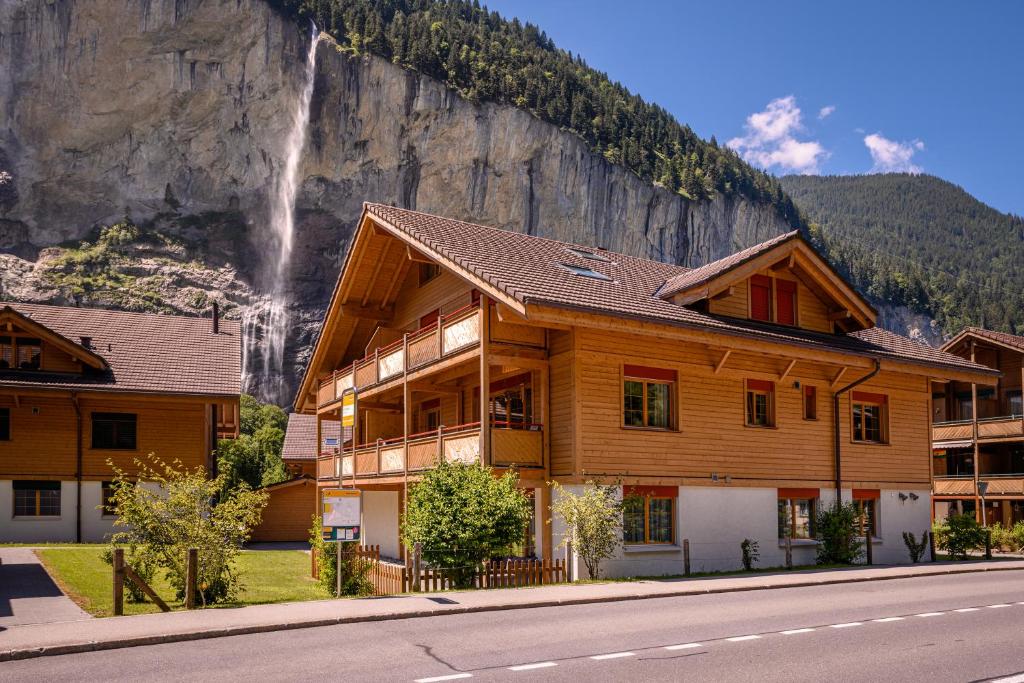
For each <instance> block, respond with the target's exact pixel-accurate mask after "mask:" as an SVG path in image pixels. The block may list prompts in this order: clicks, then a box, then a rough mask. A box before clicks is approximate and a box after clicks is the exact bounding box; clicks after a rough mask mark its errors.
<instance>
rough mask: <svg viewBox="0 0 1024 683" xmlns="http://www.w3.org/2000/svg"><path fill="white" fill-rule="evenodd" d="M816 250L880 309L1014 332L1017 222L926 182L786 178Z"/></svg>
mask: <svg viewBox="0 0 1024 683" xmlns="http://www.w3.org/2000/svg"><path fill="white" fill-rule="evenodd" d="M781 182H782V186H783V188H785V190H786V192H787V193H788V194H789V195H790V196H791V197H792V198H793V200H794V201H795V202H796V204H797V205H798V206H799V207H800V209H801V210H802V211H803V212H804V213H805V215H806V217H807V218H808V220H810V221H811V225H810V228H809V231H810V234H811V237H812V239H813V240H814V241H815V242H816V243H817V245H818V247H819V248H820V249H821V250H822V251H823V252H824V253H826V254H827V255H828V256H829V258H830V259H831V260H832V261H833V262H834V263H835V264H836V265H837V266H838V267H839V269H840V271H841V272H843V274H844V275H846V276H847V277H848V278H849V279H850V280H851V281H852V282H853V283H854V284H856V285H857V286H858V288H859V289H861V291H864V292H866V293H867V294H868V295H869V296H870V297H871V298H872V299H874V300H875V301H877V302H880V303H881V304H882V305H883V313H886V314H888V316H889V320H888V321H884V322H887V323H888V324H887V326H889V327H891V328H895V327H900V326H901V325H904V326H905V321H900V320H896V319H893V315H894V313H897V314H898V313H899V312H900V311H904V317H905V313H906V311H909V312H911V313H916V314H920V315H924V316H929V317H931V318H933V319H934V320H935V322H936V323H937V329H936V330H933V331H929V330H926V329H924V330H919V332H920V333H921V334H922V336H924V337H926V338H928V337H936V338H937V337H941V336H949V335H952V334H954V333H956V332H957V331H958V330H960V329H961V328H962V327H964V326H965V325H982V326H985V327H988V328H990V329H994V330H1000V331H1005V332H1012V333H1016V334H1021V333H1022V332H1024V271H1022V269H1021V264H1024V219H1022V218H1021V217H1020V216H1014V215H1010V214H1005V213H1000V212H999V211H996V210H995V209H993V208H992V207H990V206H987V205H985V204H983V203H982V202H980V201H978V200H977V199H975V198H974V197H972V196H971V195H970V194H968V193H967V192H965V191H964V190H963V188H960V187H958V186H956V185H954V184H952V183H949V182H947V181H945V180H942V179H941V178H936V177H934V176H930V175H909V174H879V175H860V176H786V177H784V178H782V179H781Z"/></svg>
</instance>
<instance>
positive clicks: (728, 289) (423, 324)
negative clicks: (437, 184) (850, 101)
mask: <svg viewBox="0 0 1024 683" xmlns="http://www.w3.org/2000/svg"><path fill="white" fill-rule="evenodd" d="M875 319H876V314H875V311H874V310H873V309H872V307H871V306H870V305H869V304H868V303H867V302H866V301H865V300H864V299H863V297H861V296H860V295H859V294H858V293H857V292H856V291H854V290H853V288H852V287H851V286H850V285H849V284H848V283H846V282H845V281H844V280H843V279H842V278H841V277H840V276H839V275H838V274H837V273H836V272H835V271H834V270H833V269H832V268H831V267H830V266H829V265H828V264H827V263H826V262H825V261H824V260H823V259H822V258H821V257H820V256H819V255H818V254H817V253H815V251H814V250H813V249H812V248H811V247H810V246H809V245H808V244H807V243H806V242H805V241H804V240H803V238H802V237H801V236H800V235H799V234H798V233H796V232H793V233H789V234H786V235H782V236H779V237H777V238H775V239H772V240H769V241H767V242H765V243H763V244H760V245H757V246H755V247H752V248H750V249H746V250H744V251H741V252H739V253H737V254H734V255H732V256H729V257H727V258H724V259H722V260H720V261H716V262H714V263H711V264H708V265H706V266H703V267H700V268H696V269H690V268H684V267H681V266H676V265H672V264H666V263H660V262H657V261H650V260H645V259H639V258H635V257H632V256H626V255H624V254H616V253H611V252H608V251H604V250H600V249H594V248H590V247H584V246H579V245H575V244H569V243H565V242H559V241H554V240H550V239H543V238H539V237H534V236H530V235H523V234H519V233H514V232H508V231H503V230H497V229H493V228H487V227H483V226H479V225H473V224H470V223H465V222H460V221H456V220H449V219H446V218H441V217H438V216H432V215H428V214H424V213H419V212H415V211H408V210H402V209H397V208H393V207H389V206H383V205H379V204H366V205H365V206H364V211H363V215H362V216H361V218H360V221H359V224H358V228H357V231H356V234H355V236H354V238H353V243H352V246H351V249H350V250H349V253H348V256H347V257H346V261H345V264H344V266H343V268H342V272H341V275H340V278H339V280H338V283H337V286H336V288H335V290H334V294H333V296H332V299H331V302H330V305H329V308H328V310H327V313H326V316H325V319H324V322H323V327H322V329H321V331H320V335H319V338H318V341H317V343H316V346H315V349H314V351H313V355H312V358H311V361H310V363H309V366H308V369H307V372H306V375H305V377H304V379H303V382H302V384H301V387H300V390H299V393H298V395H297V397H296V401H295V409H296V411H298V412H303V413H308V414H314V413H315V414H316V415H318V419H319V421H320V424H321V425H323V424H324V423H325V422H331V423H333V424H332V426H333V427H335V428H336V425H337V422H338V421H339V419H340V417H341V415H342V411H343V410H345V403H346V398H345V397H346V396H347V395H348V394H349V393H350V392H352V391H353V390H354V391H355V394H356V400H355V405H354V407H353V408H351V409H352V410H354V413H355V419H354V427H353V429H352V430H351V432H350V431H346V433H345V436H344V439H345V440H344V441H343V443H342V444H341V445H342V448H341V449H340V451H339V450H338V449H329V450H326V451H325V452H323V453H322V454H321V456H320V458H319V460H318V468H317V476H318V481H319V484H320V486H321V487H329V486H337V485H339V482H343V483H344V484H345V485H355V486H357V487H358V488H360V489H361V490H363V491H364V506H363V530H364V539H365V542H366V543H372V544H380V545H381V551H382V553H383V554H386V555H392V556H400V555H401V554H402V549H401V548H400V547H399V541H398V527H399V519H400V515H401V513H402V509H403V505H404V500H405V495H406V490H407V487H408V485H409V484H410V483H411V482H414V481H415V480H416V478H417V476H418V473H419V472H422V471H423V470H425V469H427V468H430V467H431V466H433V465H434V463H436V462H437V461H438V459H439V458H446V459H448V460H462V461H466V462H475V461H481V462H483V463H485V464H487V465H490V466H492V467H493V468H495V469H496V470H497V471H499V472H500V471H503V470H504V469H505V468H509V467H515V468H516V469H517V471H518V472H519V475H520V481H521V485H522V486H523V487H524V488H525V489H527V490H528V491H530V493H531V494H532V495H533V497H534V500H535V501H536V503H535V504H536V508H535V519H536V522H535V524H534V525H533V527H532V529H531V532H530V536H529V538H527V539H524V544H523V545H524V550H523V552H524V553H534V554H537V555H539V556H544V557H550V556H551V554H552V548H553V543H554V542H557V540H558V538H559V536H560V532H561V530H560V529H559V528H558V526H557V520H556V522H555V524H554V525H551V524H546V523H544V522H545V521H546V520H547V519H548V518H549V513H548V506H549V503H550V489H549V488H548V487H547V486H546V485H545V483H546V482H548V481H550V480H555V481H558V482H560V483H562V484H563V485H564V486H566V487H570V488H571V487H581V486H583V485H584V484H585V482H586V481H588V480H591V479H595V480H601V481H604V482H606V483H616V482H619V483H621V485H622V487H623V488H624V490H625V492H628V493H632V494H637V496H639V500H640V501H641V503H640V504H639V505H635V506H633V507H632V508H630V509H629V510H628V511H627V512H626V514H625V515H624V520H623V523H624V546H623V548H622V550H621V552H620V553H619V555H618V557H617V558H615V559H614V560H612V561H610V562H609V563H608V564H607V565H606V567H605V569H606V571H607V573H608V574H609V575H642V574H662V573H679V572H681V571H682V567H683V564H682V563H683V554H682V548H681V546H682V543H683V540H684V539H686V540H688V541H689V545H690V549H691V559H692V562H691V565H692V569H693V570H694V571H699V570H717V569H727V568H735V567H737V566H739V564H740V542H741V541H742V540H743V539H744V538H750V539H755V540H757V541H759V543H760V548H761V564H762V565H765V566H768V565H780V564H782V562H783V540H782V539H783V538H784V537H785V536H787V535H788V536H790V537H792V538H793V539H795V541H794V543H795V546H796V548H795V555H796V556H795V561H796V562H798V563H809V562H813V556H814V547H813V546H814V541H813V540H811V537H812V536H813V533H814V525H815V512H814V511H815V507H816V505H817V504H818V503H819V502H820V503H823V504H828V503H829V502H830V501H833V500H834V499H835V495H836V491H837V490H839V491H840V492H841V495H842V497H843V498H844V499H853V500H855V501H857V504H858V505H859V506H861V507H863V508H864V509H865V511H866V513H867V515H868V517H869V519H870V523H869V525H870V527H871V528H870V533H871V536H872V537H873V539H874V540H873V542H874V543H875V544H876V547H875V557H876V561H880V562H902V561H907V553H906V550H905V548H904V546H903V542H902V540H901V534H902V532H903V531H905V530H909V531H913V532H915V533H917V534H920V533H921V532H923V531H925V530H926V529H927V528H928V526H929V523H930V515H931V510H930V494H931V462H930V447H931V443H930V434H929V428H930V420H929V414H930V410H931V408H930V406H931V387H932V382H935V381H940V382H943V381H956V382H968V383H977V384H987V385H992V384H995V382H996V377H997V375H998V372H997V371H995V370H992V369H989V368H987V367H984V366H981V365H978V364H975V363H972V362H971V361H969V360H967V359H964V358H961V357H959V356H955V355H952V354H949V353H945V352H942V351H939V350H936V349H931V348H929V347H926V346H924V345H922V344H918V343H915V342H913V341H911V340H909V339H906V338H903V337H900V336H897V335H894V334H892V333H889V332H886V331H884V330H881V329H878V328H876V327H874V324H875ZM481 387H486V390H485V391H481ZM834 405H837V406H838V411H836V410H835V409H834V408H833V406H834ZM836 420H838V422H836ZM318 441H319V440H318ZM552 526H554V533H552ZM575 575H577V576H578V575H579V572H578V571H577V572H575Z"/></svg>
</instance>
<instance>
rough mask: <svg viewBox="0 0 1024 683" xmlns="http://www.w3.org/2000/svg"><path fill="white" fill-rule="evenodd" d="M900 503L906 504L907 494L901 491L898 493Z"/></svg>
mask: <svg viewBox="0 0 1024 683" xmlns="http://www.w3.org/2000/svg"><path fill="white" fill-rule="evenodd" d="M900 502H901V503H906V502H907V494H905V493H903V491H900Z"/></svg>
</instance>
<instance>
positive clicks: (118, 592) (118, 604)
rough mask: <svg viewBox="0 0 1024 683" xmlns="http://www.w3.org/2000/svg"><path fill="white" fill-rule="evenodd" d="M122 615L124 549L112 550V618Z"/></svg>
mask: <svg viewBox="0 0 1024 683" xmlns="http://www.w3.org/2000/svg"><path fill="white" fill-rule="evenodd" d="M122 614H124V548H114V616H115V617H119V616H121V615H122Z"/></svg>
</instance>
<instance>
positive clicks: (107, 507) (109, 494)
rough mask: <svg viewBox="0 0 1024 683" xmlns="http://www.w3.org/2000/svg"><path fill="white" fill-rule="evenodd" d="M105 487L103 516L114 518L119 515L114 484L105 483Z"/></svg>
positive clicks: (110, 482)
mask: <svg viewBox="0 0 1024 683" xmlns="http://www.w3.org/2000/svg"><path fill="white" fill-rule="evenodd" d="M102 486H103V489H102V490H103V494H102V495H103V516H105V517H113V516H114V515H115V514H117V507H116V506H115V505H114V482H112V481H105V482H103V484H102Z"/></svg>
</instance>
